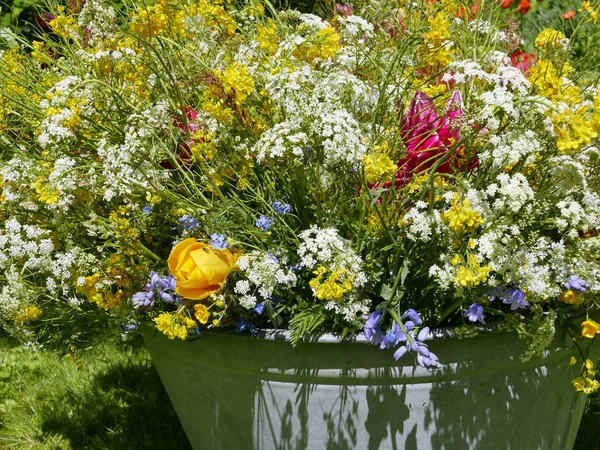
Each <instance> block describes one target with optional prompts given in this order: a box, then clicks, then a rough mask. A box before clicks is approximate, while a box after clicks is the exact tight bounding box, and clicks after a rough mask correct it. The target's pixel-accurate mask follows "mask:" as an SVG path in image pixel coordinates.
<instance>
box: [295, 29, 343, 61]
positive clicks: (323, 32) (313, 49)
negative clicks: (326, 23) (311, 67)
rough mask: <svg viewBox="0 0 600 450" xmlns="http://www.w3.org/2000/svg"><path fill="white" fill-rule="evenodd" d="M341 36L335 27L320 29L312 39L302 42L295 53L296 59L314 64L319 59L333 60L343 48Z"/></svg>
mask: <svg viewBox="0 0 600 450" xmlns="http://www.w3.org/2000/svg"><path fill="white" fill-rule="evenodd" d="M340 39H341V36H340V35H339V34H338V33H337V32H336V31H335V29H334V28H333V27H325V28H322V29H320V30H319V31H318V32H317V33H316V34H315V35H314V36H313V37H312V38H309V39H307V40H305V41H304V42H302V43H301V44H300V45H299V46H298V47H297V48H296V49H295V50H294V51H293V52H292V55H294V56H295V57H296V58H298V59H301V60H302V61H306V62H308V63H312V62H313V61H314V60H315V59H317V58H319V59H322V60H326V59H328V58H333V57H334V56H335V55H336V54H337V52H338V50H339V49H340V48H342V45H341V44H340Z"/></svg>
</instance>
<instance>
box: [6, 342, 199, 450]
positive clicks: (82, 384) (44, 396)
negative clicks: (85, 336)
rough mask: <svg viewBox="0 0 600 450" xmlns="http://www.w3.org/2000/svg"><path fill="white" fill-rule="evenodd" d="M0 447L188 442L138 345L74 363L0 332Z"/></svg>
mask: <svg viewBox="0 0 600 450" xmlns="http://www.w3.org/2000/svg"><path fill="white" fill-rule="evenodd" d="M0 449H2V450H5V449H19V450H26V449H36V450H38V449H39V450H41V449H44V450H45V449H48V450H67V449H73V450H83V449H108V450H120V449H127V450H133V449H135V450H137V449H144V450H149V449H156V450H170V449H173V450H178V449H182V450H188V449H189V450H191V447H190V445H189V443H188V441H187V438H186V436H185V433H184V432H183V429H182V428H181V425H180V424H179V420H178V419H177V415H176V414H175V410H174V409H173V406H172V405H171V402H170V401H169V398H168V397H167V393H166V392H165V390H164V388H163V387H162V384H161V382H160V378H159V377H158V373H157V372H156V370H155V369H154V367H153V366H152V364H151V362H150V358H149V356H148V354H147V353H146V351H145V350H144V348H143V347H142V346H141V345H139V346H137V347H134V348H128V349H127V350H125V351H122V350H119V349H117V347H116V346H115V345H107V346H105V348H103V349H102V351H101V352H98V353H97V354H87V355H85V357H83V358H81V360H80V361H78V362H76V363H74V362H72V361H69V360H67V361H65V360H60V359H59V358H58V357H57V356H55V355H54V354H50V353H47V352H30V351H27V350H24V349H23V348H21V347H19V346H18V345H17V344H16V343H15V342H13V341H11V340H10V339H8V338H6V337H0Z"/></svg>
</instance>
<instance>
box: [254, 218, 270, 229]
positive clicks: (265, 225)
mask: <svg viewBox="0 0 600 450" xmlns="http://www.w3.org/2000/svg"><path fill="white" fill-rule="evenodd" d="M272 225H273V219H272V218H271V217H267V216H260V217H259V218H258V220H257V221H256V226H257V227H258V228H260V229H261V230H263V231H269V228H271V226H272Z"/></svg>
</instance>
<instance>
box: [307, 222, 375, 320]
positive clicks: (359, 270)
mask: <svg viewBox="0 0 600 450" xmlns="http://www.w3.org/2000/svg"><path fill="white" fill-rule="evenodd" d="M299 237H300V239H301V241H302V242H301V244H300V246H299V247H298V256H299V257H300V263H301V265H302V267H305V268H307V269H314V268H315V267H317V265H318V266H321V267H325V268H326V269H328V270H329V271H340V269H342V270H343V271H345V276H346V277H350V278H351V279H352V287H353V289H352V291H351V292H349V293H348V294H345V295H344V298H343V299H342V300H341V301H340V300H328V301H326V302H325V308H327V309H330V310H333V311H335V312H336V313H337V314H339V315H341V316H342V317H343V318H344V320H346V321H347V322H354V321H356V320H357V319H359V318H360V317H361V316H362V315H365V314H368V311H369V304H370V301H369V300H368V299H362V300H361V299H359V297H358V295H357V290H358V289H359V288H360V287H362V286H364V285H365V284H366V283H367V276H366V274H365V272H364V271H363V261H362V258H361V257H360V256H359V255H357V254H356V253H355V252H354V250H353V249H352V246H351V244H350V241H348V240H346V239H344V238H342V237H341V236H340V235H339V233H338V231H337V230H336V229H335V228H318V227H317V226H315V225H313V226H311V227H310V228H309V229H308V230H304V231H303V232H302V233H300V235H299Z"/></svg>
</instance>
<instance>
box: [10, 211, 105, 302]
mask: <svg viewBox="0 0 600 450" xmlns="http://www.w3.org/2000/svg"><path fill="white" fill-rule="evenodd" d="M54 250H55V247H54V244H53V242H52V240H51V239H50V238H49V232H48V231H46V230H43V229H41V228H40V227H38V226H37V225H28V224H25V225H22V224H20V223H19V222H18V221H17V220H16V219H15V218H11V219H9V220H7V221H6V222H5V224H4V229H0V269H2V270H5V271H6V273H5V274H4V276H5V278H9V277H8V273H9V272H10V271H11V270H14V268H15V267H16V266H17V265H18V266H22V268H23V269H22V270H23V271H24V270H28V271H32V272H35V273H38V274H40V275H44V276H47V278H46V287H47V288H48V290H49V291H50V292H51V293H52V294H56V293H57V292H58V288H59V287H60V288H61V292H62V294H63V295H68V294H69V293H70V290H71V279H72V277H73V275H74V271H75V270H80V271H85V270H87V269H88V268H90V267H92V266H94V265H97V260H96V258H94V257H93V256H92V255H91V254H88V253H86V252H85V251H83V250H82V249H81V248H79V247H73V248H72V249H70V250H69V251H66V252H59V253H53V252H54ZM0 277H1V272H0Z"/></svg>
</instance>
